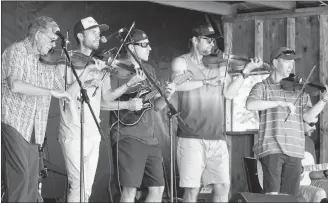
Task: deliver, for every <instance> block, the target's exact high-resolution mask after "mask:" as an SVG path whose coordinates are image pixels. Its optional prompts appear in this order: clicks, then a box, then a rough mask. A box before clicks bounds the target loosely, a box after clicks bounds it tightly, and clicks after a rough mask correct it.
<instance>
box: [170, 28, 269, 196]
mask: <svg viewBox="0 0 328 203" xmlns="http://www.w3.org/2000/svg"><path fill="white" fill-rule="evenodd" d="M218 37H219V36H218V35H217V33H215V31H214V29H213V27H211V26H210V25H200V26H198V27H196V28H194V29H193V30H192V37H191V39H190V40H189V43H190V44H189V47H190V52H189V53H187V54H184V55H182V56H179V57H177V58H175V59H174V60H173V62H172V72H173V74H172V79H174V78H175V77H176V75H179V74H181V73H183V72H184V71H191V72H192V73H193V80H191V81H188V82H186V83H184V84H181V85H178V86H177V91H178V106H179V108H180V109H179V110H180V112H181V117H182V119H184V121H185V123H186V124H187V125H188V126H189V127H190V128H189V129H187V128H185V126H184V124H181V123H179V125H178V134H177V135H178V144H177V145H178V146H177V162H178V167H179V175H180V187H183V188H184V195H183V200H184V201H185V202H197V197H198V193H199V188H200V186H201V185H202V186H204V187H206V186H213V199H212V201H213V202H228V193H229V188H230V175H229V152H228V148H227V143H226V139H225V133H224V122H225V119H224V117H223V115H224V99H225V98H226V99H233V98H234V97H235V95H236V94H237V92H238V90H239V88H240V87H241V86H242V85H243V83H244V81H245V79H246V78H247V75H248V74H249V73H250V72H251V71H252V70H253V69H254V68H259V67H261V66H262V64H263V62H262V61H261V60H259V59H255V61H254V60H253V59H252V60H251V62H250V63H248V64H246V65H245V68H244V70H243V73H242V74H241V75H240V76H238V77H237V78H236V79H235V80H234V81H232V80H231V77H230V76H229V75H228V74H227V75H226V76H225V74H224V72H225V70H224V69H221V68H220V67H207V66H206V65H205V64H204V63H203V57H204V56H207V55H209V54H211V53H212V52H213V48H214V46H215V43H216V42H215V39H216V38H218ZM222 68H223V67H222Z"/></svg>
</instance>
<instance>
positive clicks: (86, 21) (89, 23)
mask: <svg viewBox="0 0 328 203" xmlns="http://www.w3.org/2000/svg"><path fill="white" fill-rule="evenodd" d="M95 27H99V29H100V32H104V31H107V30H108V29H109V27H108V25H106V24H100V25H99V24H98V23H97V21H96V20H95V19H94V18H93V17H86V18H83V19H82V20H80V21H79V22H77V23H76V24H75V26H74V36H76V35H77V34H78V33H80V32H82V31H84V30H89V29H92V28H95Z"/></svg>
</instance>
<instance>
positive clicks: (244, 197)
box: [229, 192, 298, 203]
mask: <svg viewBox="0 0 328 203" xmlns="http://www.w3.org/2000/svg"><path fill="white" fill-rule="evenodd" d="M229 202H237V203H246V202H298V200H297V198H296V197H294V196H291V195H265V194H259V193H249V192H240V193H237V194H234V195H233V196H232V197H231V199H230V200H229Z"/></svg>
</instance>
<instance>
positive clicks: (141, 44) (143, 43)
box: [133, 42, 150, 48]
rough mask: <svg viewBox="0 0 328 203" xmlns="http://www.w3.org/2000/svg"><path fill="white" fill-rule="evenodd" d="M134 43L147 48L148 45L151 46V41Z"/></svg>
mask: <svg viewBox="0 0 328 203" xmlns="http://www.w3.org/2000/svg"><path fill="white" fill-rule="evenodd" d="M133 44H134V45H138V46H141V47H143V48H147V47H148V46H150V45H149V42H142V43H137V42H135V43H133Z"/></svg>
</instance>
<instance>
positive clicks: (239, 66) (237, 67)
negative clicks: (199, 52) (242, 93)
mask: <svg viewBox="0 0 328 203" xmlns="http://www.w3.org/2000/svg"><path fill="white" fill-rule="evenodd" d="M249 62H251V59H248V58H245V57H241V56H237V55H232V54H231V55H228V54H225V53H223V52H219V53H215V54H210V55H208V56H204V57H203V63H204V64H205V65H206V66H208V65H211V64H221V63H228V65H229V66H230V67H231V71H232V72H236V73H241V72H242V71H243V70H244V69H245V65H246V64H247V63H249ZM270 70H271V65H270V64H269V63H268V62H263V66H262V67H260V68H258V69H254V70H253V71H252V72H256V71H270Z"/></svg>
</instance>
